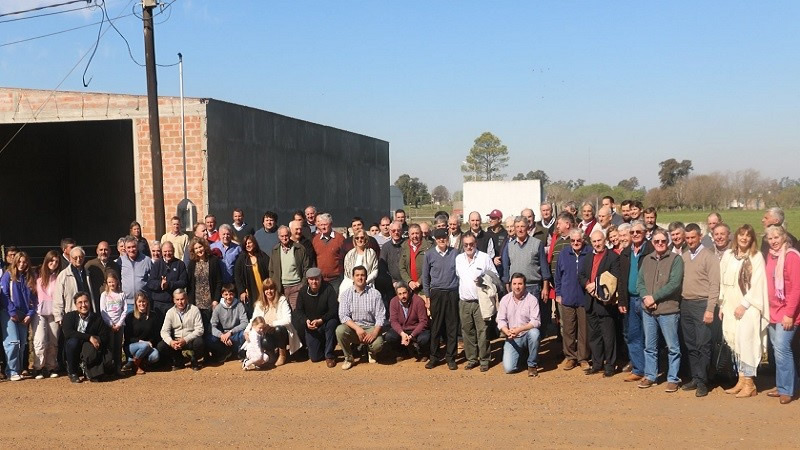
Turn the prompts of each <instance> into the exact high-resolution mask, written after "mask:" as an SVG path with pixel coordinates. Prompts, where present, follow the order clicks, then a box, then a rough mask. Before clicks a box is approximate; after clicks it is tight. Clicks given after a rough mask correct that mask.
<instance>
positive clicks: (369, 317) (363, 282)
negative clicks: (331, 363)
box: [336, 266, 386, 370]
mask: <svg viewBox="0 0 800 450" xmlns="http://www.w3.org/2000/svg"><path fill="white" fill-rule="evenodd" d="M339 320H340V321H341V322H342V324H341V325H339V326H338V327H337V328H336V340H338V341H339V346H340V347H342V353H344V364H342V370H348V369H349V368H351V367H353V349H352V346H353V344H360V345H362V344H363V345H366V346H367V348H368V354H369V362H370V363H374V362H375V355H377V354H378V353H379V352H380V351H381V349H382V348H383V336H382V335H381V329H382V328H383V324H384V322H385V320H386V309H385V307H384V306H383V300H382V298H381V294H380V292H378V290H377V289H375V288H373V287H371V286H368V285H367V269H366V267H364V266H357V267H355V268H354V269H353V287H351V288H349V289H347V290H346V291H344V292H343V293H342V298H341V299H340V301H339Z"/></svg>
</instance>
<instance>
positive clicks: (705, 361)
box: [681, 299, 711, 384]
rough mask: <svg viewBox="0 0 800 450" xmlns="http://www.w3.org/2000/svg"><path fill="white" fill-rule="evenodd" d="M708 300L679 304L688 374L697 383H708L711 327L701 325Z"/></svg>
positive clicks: (686, 301)
mask: <svg viewBox="0 0 800 450" xmlns="http://www.w3.org/2000/svg"><path fill="white" fill-rule="evenodd" d="M707 304H708V300H686V299H684V300H683V301H682V302H681V334H682V335H683V343H684V344H685V345H686V350H687V351H688V357H687V358H686V360H685V361H686V362H687V363H688V364H689V368H688V369H689V370H688V374H690V375H691V376H692V379H693V380H695V381H696V382H698V383H703V384H706V383H708V366H709V364H710V363H711V326H710V325H706V324H705V323H703V315H704V314H705V312H706V305H707Z"/></svg>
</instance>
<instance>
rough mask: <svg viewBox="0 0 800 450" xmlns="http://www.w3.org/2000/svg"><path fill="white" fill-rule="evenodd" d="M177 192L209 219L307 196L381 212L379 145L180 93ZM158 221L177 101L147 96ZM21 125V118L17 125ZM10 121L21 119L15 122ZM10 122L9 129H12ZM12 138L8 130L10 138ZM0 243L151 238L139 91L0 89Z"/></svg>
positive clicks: (373, 216) (171, 205)
mask: <svg viewBox="0 0 800 450" xmlns="http://www.w3.org/2000/svg"><path fill="white" fill-rule="evenodd" d="M184 105H185V121H186V168H187V184H188V197H189V199H191V200H192V201H193V202H194V203H195V205H197V213H198V216H199V217H203V216H204V215H205V214H206V213H209V212H210V213H213V214H215V215H217V217H218V218H219V221H218V222H219V223H225V222H229V221H230V217H231V210H232V209H233V208H234V207H239V208H242V209H243V210H244V213H245V219H246V221H247V222H248V223H249V224H251V225H253V226H255V227H256V228H258V226H259V225H260V222H261V216H262V215H263V213H264V211H265V210H273V211H276V212H277V213H278V215H279V222H280V223H286V222H287V221H288V220H289V215H290V214H291V211H292V210H294V209H297V208H302V207H304V206H305V205H307V204H314V205H318V207H319V208H320V209H322V210H325V211H330V212H331V213H332V214H333V215H334V219H335V221H336V223H337V224H345V223H347V224H349V219H350V218H351V217H352V216H354V215H359V216H362V217H364V218H365V219H366V220H377V219H378V218H379V217H380V216H381V215H382V214H385V213H386V212H388V211H389V189H388V187H389V143H388V142H386V141H382V140H379V139H375V138H371V137H367V136H363V135H359V134H355V133H351V132H347V131H343V130H339V129H335V128H331V127H327V126H323V125H318V124H314V123H310V122H306V121H302V120H298V119H293V118H290V117H286V116H281V115H279V114H274V113H271V112H267V111H262V110H258V109H254V108H249V107H246V106H241V105H235V104H231V103H226V102H222V101H218V100H214V99H200V98H185V99H184ZM159 114H160V122H161V140H162V143H161V145H162V147H161V148H162V161H163V167H164V177H163V178H164V207H165V211H166V215H167V217H166V219H167V220H169V217H171V216H172V215H174V214H175V212H176V208H177V205H178V202H179V201H180V200H181V199H182V198H183V195H184V193H183V158H182V152H181V128H180V100H179V99H178V98H176V97H162V98H160V99H159ZM23 124H24V127H22V126H23ZM21 127H22V128H21ZM20 128H21V129H20ZM15 134H16V136H15V137H14V138H13V140H12V139H11V138H12V136H14V135H15ZM9 141H10V144H9V145H8V146H7V147H6V148H5V150H4V151H3V152H2V153H0V168H2V171H1V172H0V174H2V175H0V177H2V185H3V187H4V189H3V193H2V194H0V211H2V213H0V240H2V242H3V243H5V244H6V245H8V244H12V243H13V244H17V245H22V246H37V245H44V246H50V245H54V244H57V243H58V241H59V239H60V238H61V237H64V236H71V237H73V238H75V239H76V240H77V241H78V242H79V243H81V244H92V243H96V242H97V241H98V240H100V239H107V240H116V238H118V237H119V236H122V235H124V234H125V233H126V232H127V227H128V224H129V223H130V222H131V221H132V220H138V221H139V222H140V223H141V224H142V228H143V232H144V234H145V236H146V237H148V238H149V239H153V238H154V225H155V224H154V217H153V206H152V205H153V192H152V186H153V183H152V176H151V164H150V146H149V145H150V134H149V128H148V118H147V97H146V96H138V95H121V94H102V93H82V92H57V93H55V94H51V93H50V92H49V91H43V90H30V89H13V88H0V148H2V147H3V146H5V145H6V143H8V142H9Z"/></svg>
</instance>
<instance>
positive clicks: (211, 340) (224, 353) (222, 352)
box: [205, 331, 244, 360]
mask: <svg viewBox="0 0 800 450" xmlns="http://www.w3.org/2000/svg"><path fill="white" fill-rule="evenodd" d="M205 342H206V347H207V348H208V351H209V352H210V353H212V354H213V355H214V357H215V358H217V359H219V360H224V359H225V358H227V357H228V356H229V355H238V354H239V349H240V348H242V344H244V331H237V332H236V333H232V334H231V342H232V343H233V345H231V346H230V347H228V346H227V345H225V344H224V343H223V342H222V340H220V338H218V337H216V336H214V335H213V334H208V335H206V338H205Z"/></svg>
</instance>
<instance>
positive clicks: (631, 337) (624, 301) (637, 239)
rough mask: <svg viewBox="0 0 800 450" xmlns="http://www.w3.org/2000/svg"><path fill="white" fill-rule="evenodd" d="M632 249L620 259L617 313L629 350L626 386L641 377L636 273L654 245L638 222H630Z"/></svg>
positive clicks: (641, 333)
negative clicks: (620, 314)
mask: <svg viewBox="0 0 800 450" xmlns="http://www.w3.org/2000/svg"><path fill="white" fill-rule="evenodd" d="M630 233H631V245H629V246H628V247H626V248H625V249H624V250H622V253H620V255H619V280H618V282H617V286H618V288H617V292H618V293H619V305H618V306H619V312H620V313H622V314H624V315H625V318H624V319H623V321H622V323H623V335H624V338H625V343H626V344H627V346H628V358H630V366H631V367H630V370H631V373H630V375H628V376H627V377H626V378H625V381H627V382H634V381H639V380H641V379H642V377H643V376H644V329H643V328H642V327H643V326H644V325H643V322H642V314H643V311H642V297H641V295H640V294H639V289H638V284H637V282H638V278H639V269H640V268H641V267H642V261H644V257H645V256H646V255H648V254H649V253H650V252H652V251H653V245H652V244H651V243H650V241H647V240H645V238H644V233H645V226H644V222H642V221H641V220H634V221H633V222H631V231H630Z"/></svg>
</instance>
